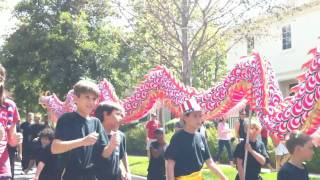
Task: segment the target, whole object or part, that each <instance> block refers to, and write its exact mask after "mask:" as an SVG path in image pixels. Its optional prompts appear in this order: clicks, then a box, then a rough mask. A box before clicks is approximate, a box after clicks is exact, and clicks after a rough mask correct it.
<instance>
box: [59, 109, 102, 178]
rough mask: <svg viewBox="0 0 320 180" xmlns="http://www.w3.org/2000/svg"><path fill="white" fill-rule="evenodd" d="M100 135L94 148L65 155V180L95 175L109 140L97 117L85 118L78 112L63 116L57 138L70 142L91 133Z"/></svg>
mask: <svg viewBox="0 0 320 180" xmlns="http://www.w3.org/2000/svg"><path fill="white" fill-rule="evenodd" d="M93 132H97V133H99V138H98V140H97V142H96V143H95V144H94V145H93V146H85V147H83V146H82V147H79V148H76V149H73V150H71V151H69V152H66V153H63V154H62V155H61V157H60V159H61V160H62V164H60V166H63V168H64V169H65V174H64V179H82V177H83V176H89V175H90V174H92V173H94V164H95V163H96V161H97V159H98V158H100V157H101V153H102V151H103V149H104V147H105V146H106V145H107V144H108V138H107V137H106V135H105V133H104V129H103V127H102V125H101V123H100V121H99V120H98V119H97V118H95V117H89V118H84V117H82V116H81V115H79V114H78V113H77V112H71V113H65V114H63V115H62V116H61V117H60V118H59V120H58V123H57V127H56V131H55V136H56V137H55V138H56V139H59V140H62V141H70V140H75V139H79V138H83V137H85V136H87V135H88V134H90V133H93Z"/></svg>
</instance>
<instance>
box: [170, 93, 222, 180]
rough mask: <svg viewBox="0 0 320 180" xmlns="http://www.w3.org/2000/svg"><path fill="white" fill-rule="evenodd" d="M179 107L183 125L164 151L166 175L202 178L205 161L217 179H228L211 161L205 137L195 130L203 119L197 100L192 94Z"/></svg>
mask: <svg viewBox="0 0 320 180" xmlns="http://www.w3.org/2000/svg"><path fill="white" fill-rule="evenodd" d="M181 111H182V113H183V115H182V119H183V121H184V122H185V126H184V127H183V130H181V131H179V132H177V133H175V134H174V135H173V137H172V138H171V141H170V144H169V146H168V148H167V150H166V152H165V158H166V161H167V167H166V170H167V179H168V180H175V179H177V180H179V179H192V180H202V179H203V177H202V173H201V169H202V166H203V164H204V162H205V163H206V164H207V167H208V168H209V169H210V170H211V171H212V172H213V173H215V174H216V175H218V176H219V177H220V179H227V177H226V176H225V175H224V174H223V173H222V171H221V170H220V169H219V167H218V166H217V165H216V164H215V163H214V162H213V160H212V158H211V155H210V152H209V148H208V143H207V140H206V138H205V137H203V136H202V135H201V134H200V133H199V132H198V131H197V130H198V129H199V128H200V126H201V125H202V123H203V120H202V111H201V108H200V106H199V104H198V103H197V102H196V100H195V99H194V98H192V99H190V100H188V101H185V102H184V103H183V104H182V105H181Z"/></svg>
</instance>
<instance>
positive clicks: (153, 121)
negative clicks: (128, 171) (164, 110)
mask: <svg viewBox="0 0 320 180" xmlns="http://www.w3.org/2000/svg"><path fill="white" fill-rule="evenodd" d="M159 127H160V123H159V121H158V119H157V114H155V113H151V118H150V120H149V121H148V122H147V124H146V129H147V138H146V150H147V155H148V157H149V158H150V152H149V148H150V144H151V143H152V142H154V141H156V140H157V139H156V136H155V134H154V131H155V130H156V129H157V128H159Z"/></svg>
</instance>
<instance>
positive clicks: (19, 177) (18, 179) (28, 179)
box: [14, 162, 147, 180]
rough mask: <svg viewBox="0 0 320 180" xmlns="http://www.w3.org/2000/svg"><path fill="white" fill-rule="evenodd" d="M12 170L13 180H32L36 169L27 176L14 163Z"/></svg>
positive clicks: (135, 178) (134, 179) (137, 179)
mask: <svg viewBox="0 0 320 180" xmlns="http://www.w3.org/2000/svg"><path fill="white" fill-rule="evenodd" d="M14 168H15V169H14V180H32V178H33V177H34V174H35V172H36V169H35V168H33V169H32V170H31V171H29V172H28V174H27V175H25V174H23V172H22V169H21V163H20V162H15V166H14ZM146 179H147V178H145V177H141V176H135V175H132V180H146Z"/></svg>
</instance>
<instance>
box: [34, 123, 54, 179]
mask: <svg viewBox="0 0 320 180" xmlns="http://www.w3.org/2000/svg"><path fill="white" fill-rule="evenodd" d="M53 138H54V131H53V130H52V129H50V128H46V129H44V130H42V131H41V132H40V134H39V139H40V142H41V149H40V151H38V153H39V154H40V155H39V163H38V166H37V170H36V174H35V177H34V178H33V179H34V180H59V179H60V176H59V175H60V174H59V167H58V161H57V155H54V154H52V153H51V150H50V149H51V143H52V140H53Z"/></svg>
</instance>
